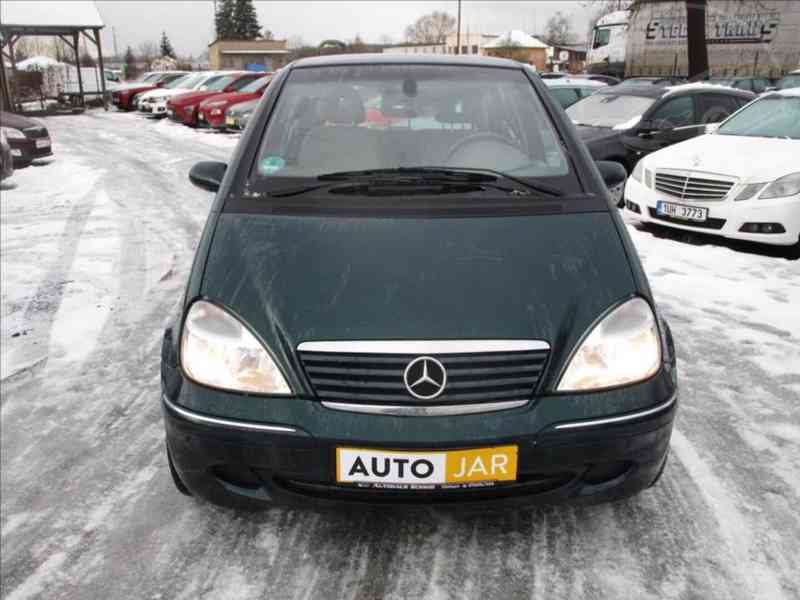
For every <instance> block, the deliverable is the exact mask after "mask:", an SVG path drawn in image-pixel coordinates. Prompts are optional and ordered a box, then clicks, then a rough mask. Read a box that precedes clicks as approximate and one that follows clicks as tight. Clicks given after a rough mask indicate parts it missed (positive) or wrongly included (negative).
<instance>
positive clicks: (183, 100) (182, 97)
mask: <svg viewBox="0 0 800 600" xmlns="http://www.w3.org/2000/svg"><path fill="white" fill-rule="evenodd" d="M224 93H225V92H209V91H202V92H186V93H183V94H178V95H177V96H173V97H172V103H173V104H177V105H185V104H196V103H198V102H202V101H203V100H206V99H208V98H212V97H214V96H218V95H220V94H224Z"/></svg>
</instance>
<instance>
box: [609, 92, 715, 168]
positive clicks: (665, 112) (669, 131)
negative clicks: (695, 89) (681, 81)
mask: <svg viewBox="0 0 800 600" xmlns="http://www.w3.org/2000/svg"><path fill="white" fill-rule="evenodd" d="M704 128H705V126H704V125H701V124H700V123H699V119H698V116H697V109H696V106H695V102H694V95H692V94H684V95H680V96H679V95H677V94H676V95H668V96H666V97H665V98H663V99H662V100H661V101H659V102H657V103H656V104H655V106H653V107H652V108H651V109H650V110H649V111H648V113H647V114H646V115H645V118H644V119H642V121H641V122H640V123H639V126H638V127H635V128H634V129H632V130H630V131H629V132H626V133H625V135H624V136H623V138H622V143H623V144H624V145H625V146H626V147H627V148H628V149H629V150H631V151H633V152H635V153H636V155H637V157H641V156H644V155H645V154H649V153H650V152H655V151H656V150H660V149H661V148H666V147H667V146H671V145H672V144H676V143H678V142H682V141H683V140H688V139H689V138H692V137H694V136H696V135H697V134H698V133H700V132H701V131H702V130H704Z"/></svg>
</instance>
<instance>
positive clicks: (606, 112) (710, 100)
mask: <svg viewBox="0 0 800 600" xmlns="http://www.w3.org/2000/svg"><path fill="white" fill-rule="evenodd" d="M626 83H627V82H623V83H622V84H620V85H616V86H614V87H607V88H603V89H601V90H598V91H597V92H596V93H594V94H593V95H591V96H589V97H587V98H583V99H582V100H579V101H578V102H576V103H575V104H573V105H572V106H570V107H569V108H568V109H567V115H568V116H569V117H570V119H572V121H573V122H574V123H575V124H576V125H577V127H578V133H579V134H580V136H581V138H582V139H583V140H584V142H586V145H587V147H588V148H589V152H590V153H591V155H592V157H593V158H594V159H595V160H609V161H614V162H618V163H620V164H621V165H623V166H624V167H625V169H626V170H627V171H628V172H629V173H630V172H631V171H632V170H633V167H634V166H636V163H637V162H638V160H639V159H640V158H641V157H642V156H644V155H646V154H649V153H650V152H655V151H656V150H659V149H661V148H665V147H667V146H669V145H671V144H675V143H677V142H682V141H683V140H687V139H689V138H692V137H694V136H696V135H699V134H701V133H704V132H705V126H706V125H707V124H709V123H718V122H720V121H722V120H723V119H725V118H726V117H727V116H728V115H730V114H732V113H733V112H735V111H736V110H738V109H739V108H741V107H742V106H744V105H745V104H747V103H748V102H750V101H751V100H752V99H754V98H755V97H756V96H755V94H753V93H752V92H746V91H743V90H736V89H733V88H724V87H720V86H711V85H706V84H701V83H690V84H684V85H679V86H668V85H656V84H646V85H626Z"/></svg>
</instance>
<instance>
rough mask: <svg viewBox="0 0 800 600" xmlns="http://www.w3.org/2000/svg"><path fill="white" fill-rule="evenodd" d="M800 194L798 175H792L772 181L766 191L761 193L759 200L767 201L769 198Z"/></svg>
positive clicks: (799, 175)
mask: <svg viewBox="0 0 800 600" xmlns="http://www.w3.org/2000/svg"><path fill="white" fill-rule="evenodd" d="M795 194H800V173H792V174H791V175H786V176H785V177H781V178H780V179H776V180H775V181H773V182H772V183H771V184H769V186H768V187H767V189H765V190H764V191H763V192H761V195H760V196H759V198H761V199H763V200H768V199H770V198H783V197H785V196H794V195H795Z"/></svg>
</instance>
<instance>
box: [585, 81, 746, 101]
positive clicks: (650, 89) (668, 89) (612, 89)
mask: <svg viewBox="0 0 800 600" xmlns="http://www.w3.org/2000/svg"><path fill="white" fill-rule="evenodd" d="M703 92H714V93H719V94H726V95H730V96H739V97H741V98H748V99H750V98H755V97H756V95H755V94H754V93H753V92H748V91H747V90H737V89H736V88H732V87H728V86H726V85H717V84H713V83H705V82H693V83H682V84H678V85H669V86H649V85H643V86H638V85H630V86H619V85H613V86H606V87H602V88H600V89H598V90H597V92H596V93H598V94H613V95H617V96H643V97H645V98H661V97H662V96H667V95H672V94H700V93H703Z"/></svg>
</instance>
